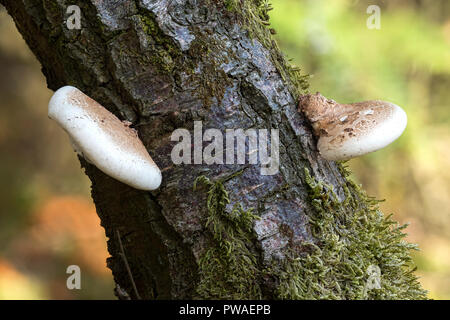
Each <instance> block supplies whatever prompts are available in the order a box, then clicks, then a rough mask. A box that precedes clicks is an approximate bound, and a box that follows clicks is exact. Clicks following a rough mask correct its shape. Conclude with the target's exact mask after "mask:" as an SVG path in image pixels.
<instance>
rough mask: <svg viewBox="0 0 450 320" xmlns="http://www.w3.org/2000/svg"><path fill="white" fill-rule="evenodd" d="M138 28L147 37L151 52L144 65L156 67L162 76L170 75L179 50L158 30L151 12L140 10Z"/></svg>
mask: <svg viewBox="0 0 450 320" xmlns="http://www.w3.org/2000/svg"><path fill="white" fill-rule="evenodd" d="M138 17H139V20H140V27H141V28H142V30H143V31H144V32H145V34H146V35H147V36H148V37H147V41H148V44H149V46H150V47H151V50H149V51H148V52H151V56H149V57H147V60H146V61H143V64H145V63H151V64H152V65H153V66H155V67H158V68H159V69H160V70H161V71H162V72H163V73H164V74H171V73H172V72H173V70H174V68H175V65H176V63H175V62H176V60H177V59H178V58H180V57H181V56H182V54H181V51H180V49H179V48H178V47H177V46H176V44H175V43H174V42H173V39H171V38H170V37H168V36H166V35H165V34H164V33H163V31H162V30H161V29H160V28H159V26H158V24H157V22H156V21H155V18H154V16H153V14H152V13H151V12H148V11H145V10H143V9H141V12H140V14H139V15H138Z"/></svg>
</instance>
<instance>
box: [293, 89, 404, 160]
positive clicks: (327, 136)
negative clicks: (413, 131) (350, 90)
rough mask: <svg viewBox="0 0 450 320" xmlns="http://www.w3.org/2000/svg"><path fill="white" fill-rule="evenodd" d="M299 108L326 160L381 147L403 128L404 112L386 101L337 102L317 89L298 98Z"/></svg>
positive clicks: (344, 158) (396, 136) (356, 154)
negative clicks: (315, 91)
mask: <svg viewBox="0 0 450 320" xmlns="http://www.w3.org/2000/svg"><path fill="white" fill-rule="evenodd" d="M299 110H300V111H302V112H303V113H304V114H305V116H306V117H307V118H308V119H309V121H310V123H311V125H312V127H313V129H314V134H315V136H316V137H317V138H318V142H317V148H318V149H319V152H320V154H321V155H322V157H323V158H325V159H327V160H336V161H337V160H347V159H350V158H354V157H358V156H361V155H364V154H366V153H369V152H373V151H376V150H379V149H381V148H384V147H385V146H387V145H388V144H390V143H391V142H393V141H394V140H396V139H397V138H398V137H400V135H401V134H402V133H403V131H404V130H405V128H406V123H407V116H406V113H405V111H403V109H402V108H400V107H399V106H397V105H395V104H393V103H390V102H385V101H379V100H374V101H364V102H357V103H352V104H339V103H337V102H336V101H334V100H331V99H327V98H325V97H324V96H322V95H321V94H320V93H318V92H317V93H316V94H308V95H304V96H302V97H301V98H300V102H299Z"/></svg>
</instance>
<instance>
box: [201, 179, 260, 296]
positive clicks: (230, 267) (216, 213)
mask: <svg viewBox="0 0 450 320" xmlns="http://www.w3.org/2000/svg"><path fill="white" fill-rule="evenodd" d="M238 174H239V173H238ZM233 176H235V175H233ZM230 178H231V177H228V178H226V179H220V180H217V181H214V182H212V181H211V180H210V179H208V178H207V177H205V176H200V177H198V178H197V179H196V181H195V183H194V190H197V185H198V183H202V184H204V185H205V186H207V187H209V190H208V195H207V203H206V207H207V209H208V218H207V221H206V223H205V228H207V229H208V230H209V231H210V232H211V234H212V239H211V241H212V242H213V244H211V247H210V248H209V249H208V250H207V251H206V252H205V254H204V255H203V256H202V257H201V259H200V261H199V275H200V282H199V284H198V286H197V294H198V295H199V297H200V298H203V299H260V298H261V289H260V286H259V284H258V277H259V268H258V263H257V258H256V256H255V254H254V253H253V252H252V249H251V248H250V246H251V244H252V240H253V235H252V221H253V220H254V219H257V218H258V217H257V216H255V215H254V214H253V212H252V209H249V210H244V209H243V208H242V206H236V207H235V208H234V209H233V210H232V212H227V211H226V210H225V208H226V205H227V204H228V203H229V202H230V200H229V198H228V192H227V191H226V190H225V187H224V185H223V183H224V181H225V180H227V179H230Z"/></svg>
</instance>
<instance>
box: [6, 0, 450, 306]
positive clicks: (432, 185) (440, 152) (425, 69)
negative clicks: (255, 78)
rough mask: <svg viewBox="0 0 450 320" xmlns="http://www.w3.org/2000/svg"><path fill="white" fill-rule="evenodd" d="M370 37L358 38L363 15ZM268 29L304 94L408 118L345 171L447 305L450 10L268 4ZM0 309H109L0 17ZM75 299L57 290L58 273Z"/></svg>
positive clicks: (102, 249)
mask: <svg viewBox="0 0 450 320" xmlns="http://www.w3.org/2000/svg"><path fill="white" fill-rule="evenodd" d="M371 4H375V5H378V6H379V7H380V9H381V28H380V29H379V30H377V29H368V28H367V26H366V21H367V19H368V18H369V16H370V15H369V14H367V13H366V9H367V7H368V6H369V5H371ZM272 6H273V8H274V10H273V11H271V20H272V27H273V28H274V29H275V30H276V31H277V34H276V38H277V40H278V42H279V44H280V46H281V47H282V49H283V50H284V52H285V54H286V55H287V57H289V58H290V59H292V62H293V63H294V64H297V65H299V66H301V67H302V68H303V70H304V71H305V72H306V73H308V74H310V75H311V78H310V84H311V86H310V91H311V92H316V91H320V92H321V93H322V94H323V95H325V96H327V97H329V98H333V99H335V100H337V101H339V102H355V101H362V100H370V99H382V100H387V101H391V102H394V103H396V104H398V105H400V106H402V107H403V108H404V109H405V110H406V112H407V114H408V119H409V123H408V127H407V129H406V131H405V133H404V134H403V136H402V137H401V138H400V139H399V140H397V141H396V142H395V143H394V144H392V145H390V146H389V147H387V148H385V149H383V150H380V151H378V152H376V153H373V154H370V155H367V156H364V157H361V158H359V159H354V160H351V161H350V162H349V165H350V167H351V168H352V170H353V172H354V176H353V179H354V180H356V181H357V182H358V183H360V184H362V185H363V187H364V188H365V189H366V190H367V191H368V193H369V194H370V195H373V196H375V197H377V198H379V199H386V201H385V202H383V203H382V204H381V207H382V210H383V212H384V213H385V214H389V213H393V214H394V218H395V219H396V220H398V221H400V222H401V223H409V227H408V228H407V229H406V231H407V233H408V237H407V240H408V241H411V242H415V243H418V244H419V246H420V249H421V250H420V251H418V252H414V253H413V255H414V260H415V262H416V264H417V266H418V271H417V274H418V275H419V276H420V281H421V282H422V284H423V286H424V287H425V288H426V289H428V290H429V297H430V298H434V299H449V298H450V106H449V101H450V1H448V0H414V1H412V0H403V1H402V0H397V1H387V0H386V1H350V0H333V1H325V0H309V1H307V0H273V1H272ZM0 72H1V73H0V154H1V157H0V202H1V205H0V299H92V298H97V299H111V298H114V297H113V293H112V290H113V286H114V285H113V281H112V276H111V272H110V271H109V270H108V269H107V268H106V262H105V259H106V257H107V256H108V253H107V251H106V238H105V235H104V231H103V228H102V227H101V226H100V221H99V219H98V217H97V215H96V213H95V208H94V206H93V204H92V201H91V199H90V196H89V192H90V190H89V185H90V183H89V180H88V178H87V177H86V176H85V175H84V173H83V172H82V170H81V169H80V165H79V163H78V160H77V157H76V155H75V153H74V152H73V151H72V148H71V147H70V143H69V141H68V138H67V137H66V135H65V134H64V133H63V132H62V130H60V129H59V128H58V127H57V126H56V125H55V123H54V122H52V121H50V120H49V119H48V118H47V109H46V107H47V103H48V100H49V98H50V96H51V94H52V93H51V92H50V91H49V90H48V89H47V88H46V81H45V78H44V77H43V75H42V74H41V72H40V65H39V63H38V62H37V61H36V59H35V58H34V56H33V55H32V53H31V52H30V51H29V49H28V48H27V46H26V45H25V43H24V41H23V39H22V37H21V36H20V34H19V33H18V32H17V30H16V28H15V26H14V24H13V22H12V20H11V18H10V17H9V16H8V15H7V14H6V12H5V11H4V10H3V9H1V8H0ZM71 264H76V265H79V266H80V267H81V270H82V289H81V290H73V291H69V290H67V288H66V279H67V277H68V275H67V274H66V268H67V266H69V265H71Z"/></svg>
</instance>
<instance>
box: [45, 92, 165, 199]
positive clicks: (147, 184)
mask: <svg viewBox="0 0 450 320" xmlns="http://www.w3.org/2000/svg"><path fill="white" fill-rule="evenodd" d="M48 116H49V117H50V119H53V120H55V121H56V122H57V123H58V124H59V125H60V126H61V127H62V128H63V129H64V130H65V131H66V132H67V133H68V134H69V136H70V139H71V141H72V144H73V146H74V149H75V151H77V152H78V153H79V154H80V155H82V156H83V157H84V158H85V159H86V160H87V161H88V162H90V163H92V164H94V165H95V166H96V167H97V168H98V169H100V170H101V171H103V172H104V173H106V174H107V175H109V176H111V177H113V178H115V179H117V180H119V181H121V182H123V183H126V184H128V185H130V186H132V187H134V188H136V189H140V190H155V189H157V188H158V187H159V185H160V184H161V171H160V170H159V168H158V166H157V165H156V164H155V163H154V162H153V160H152V158H151V157H150V155H149V154H148V152H147V150H146V149H145V147H144V145H143V144H142V141H141V140H140V139H139V137H138V135H137V132H136V131H135V130H134V129H132V128H130V127H129V124H127V123H124V122H122V121H120V120H119V119H118V118H117V117H116V116H115V115H113V114H112V113H111V112H109V111H108V110H107V109H105V108H104V107H103V106H101V105H100V104H99V103H97V102H96V101H94V100H92V99H91V98H89V97H88V96H87V95H85V94H84V93H83V92H81V91H80V90H78V89H77V88H74V87H71V86H66V87H62V88H60V89H59V90H58V91H56V92H55V94H54V95H53V97H52V98H51V100H50V102H49V105H48Z"/></svg>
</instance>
